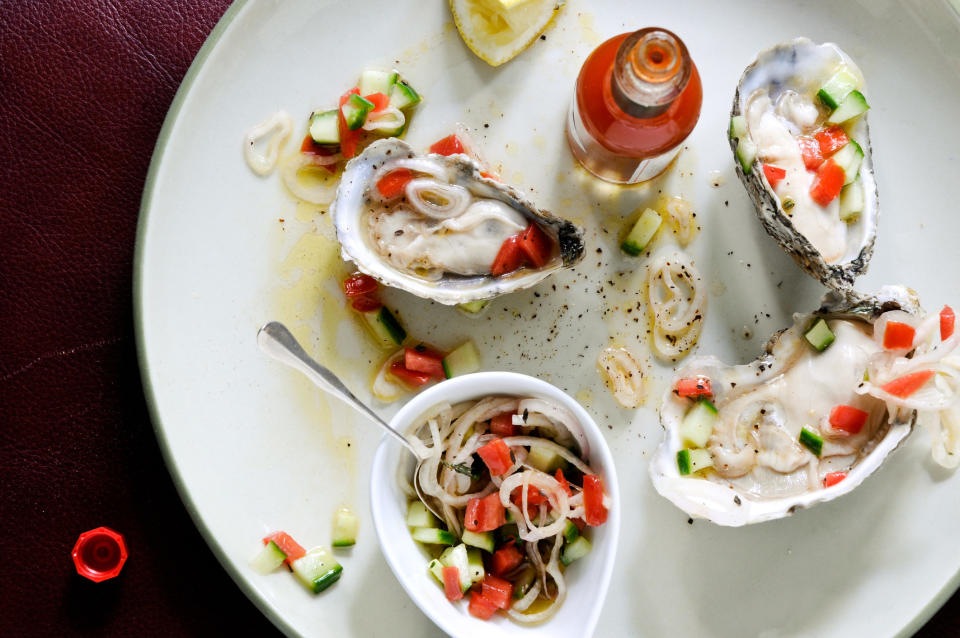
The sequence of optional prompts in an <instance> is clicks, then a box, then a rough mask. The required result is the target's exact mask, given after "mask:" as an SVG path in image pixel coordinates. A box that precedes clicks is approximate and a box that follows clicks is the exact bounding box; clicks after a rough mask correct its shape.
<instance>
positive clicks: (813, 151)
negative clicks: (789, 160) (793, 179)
mask: <svg viewBox="0 0 960 638" xmlns="http://www.w3.org/2000/svg"><path fill="white" fill-rule="evenodd" d="M797 144H798V145H799V146H800V153H801V154H802V155H803V165H804V166H806V167H807V170H808V171H815V170H817V168H819V166H820V165H821V164H823V153H821V152H820V142H818V141H817V140H815V139H813V138H812V137H798V138H797Z"/></svg>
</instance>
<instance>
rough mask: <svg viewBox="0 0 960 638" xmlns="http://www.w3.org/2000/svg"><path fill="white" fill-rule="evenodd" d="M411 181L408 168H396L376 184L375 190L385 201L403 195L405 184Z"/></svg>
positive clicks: (410, 172)
mask: <svg viewBox="0 0 960 638" xmlns="http://www.w3.org/2000/svg"><path fill="white" fill-rule="evenodd" d="M412 179H413V172H412V171H411V170H410V169H408V168H398V169H397V170H395V171H390V172H389V173H387V174H386V175H384V176H383V177H381V178H380V181H379V182H377V190H378V191H380V194H381V195H383V196H384V197H386V198H387V199H393V198H394V197H399V196H400V195H402V194H403V190H404V189H405V188H406V187H407V184H409V183H410V181H411V180H412Z"/></svg>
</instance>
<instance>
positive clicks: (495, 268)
mask: <svg viewBox="0 0 960 638" xmlns="http://www.w3.org/2000/svg"><path fill="white" fill-rule="evenodd" d="M526 261H527V254H526V253H525V252H524V251H523V249H522V248H521V247H520V235H519V234H517V235H514V236H513V237H508V238H507V239H506V240H505V241H504V242H503V245H502V246H500V251H499V252H498V253H497V256H496V258H495V259H494V260H493V265H492V266H490V274H492V275H493V276H494V277H499V276H500V275H505V274H507V273H508V272H513V271H514V270H517V269H518V268H520V266H523V265H524V264H525V263H526Z"/></svg>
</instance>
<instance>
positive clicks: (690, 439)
mask: <svg viewBox="0 0 960 638" xmlns="http://www.w3.org/2000/svg"><path fill="white" fill-rule="evenodd" d="M716 422H717V408H716V407H715V406H714V405H713V404H712V403H710V401H708V400H707V399H700V400H699V401H697V402H696V403H695V404H694V406H693V407H692V408H690V410H689V411H687V413H686V415H684V417H683V421H682V422H681V423H680V437H681V438H682V439H683V441H684V443H686V444H688V445H691V446H692V447H695V448H701V447H703V446H705V445H706V444H707V441H709V440H710V435H711V434H713V425H714V423H716Z"/></svg>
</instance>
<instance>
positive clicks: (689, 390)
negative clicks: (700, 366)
mask: <svg viewBox="0 0 960 638" xmlns="http://www.w3.org/2000/svg"><path fill="white" fill-rule="evenodd" d="M677 394H678V395H680V396H682V397H690V398H691V399H695V398H697V397H709V396H713V389H712V388H711V387H710V379H708V378H707V377H705V376H703V375H698V376H695V377H687V378H686V379H680V380H678V381H677Z"/></svg>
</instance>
